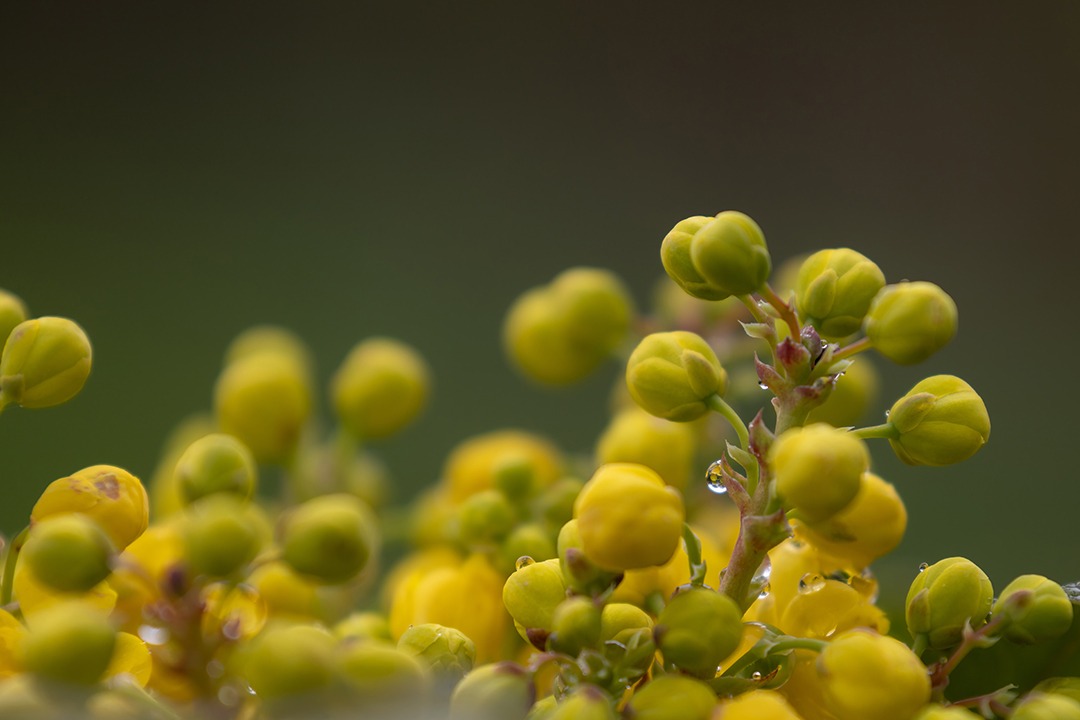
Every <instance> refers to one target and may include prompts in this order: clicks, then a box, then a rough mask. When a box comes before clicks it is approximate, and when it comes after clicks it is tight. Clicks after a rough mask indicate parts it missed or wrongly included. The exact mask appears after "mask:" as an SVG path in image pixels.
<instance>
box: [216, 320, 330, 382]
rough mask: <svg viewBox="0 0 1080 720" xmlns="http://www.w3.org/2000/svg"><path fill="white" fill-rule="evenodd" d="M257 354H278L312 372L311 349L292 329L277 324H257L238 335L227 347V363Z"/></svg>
mask: <svg viewBox="0 0 1080 720" xmlns="http://www.w3.org/2000/svg"><path fill="white" fill-rule="evenodd" d="M255 355H277V356H279V357H286V358H289V359H291V360H293V361H294V362H295V363H296V364H297V365H299V366H300V367H302V368H304V370H305V371H306V372H308V373H310V372H311V367H312V364H313V363H312V360H311V351H310V350H308V347H307V345H305V344H304V341H303V340H301V339H300V338H299V336H297V335H296V333H294V332H292V331H291V330H287V329H285V328H283V327H278V326H276V325H256V326H255V327H250V328H248V329H247V330H244V331H243V332H242V333H240V334H239V335H237V336H236V337H235V338H234V339H233V341H232V342H231V343H229V347H228V348H226V349H225V364H226V365H231V364H233V363H235V362H240V361H241V360H245V359H247V358H249V357H253V356H255Z"/></svg>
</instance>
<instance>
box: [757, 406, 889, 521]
mask: <svg viewBox="0 0 1080 720" xmlns="http://www.w3.org/2000/svg"><path fill="white" fill-rule="evenodd" d="M769 455H770V463H771V465H772V468H773V472H774V474H775V477H776V492H777V494H778V495H779V496H780V497H781V499H782V500H783V502H784V507H786V508H789V509H791V510H794V511H796V512H797V513H798V514H799V516H800V517H801V518H802V519H803V520H805V521H806V522H808V523H819V522H823V521H825V520H827V519H829V518H831V517H832V516H834V515H836V513H838V512H840V511H841V510H843V509H844V508H845V507H847V505H848V504H849V503H850V502H851V501H852V500H853V499H854V498H855V495H856V493H858V491H859V487H860V483H861V478H862V475H863V473H865V472H866V471H867V470H868V469H869V467H870V453H869V452H868V451H867V449H866V444H865V443H864V442H863V441H862V440H860V439H859V438H857V437H855V436H854V435H852V434H851V433H849V432H846V431H844V430H839V429H837V428H834V427H832V426H830V425H826V424H825V423H815V424H813V425H807V426H806V427H801V428H800V427H796V428H792V429H790V430H788V431H787V432H785V433H783V434H782V435H781V436H780V437H779V438H777V439H776V442H775V443H774V444H773V446H772V448H771V450H770V453H769Z"/></svg>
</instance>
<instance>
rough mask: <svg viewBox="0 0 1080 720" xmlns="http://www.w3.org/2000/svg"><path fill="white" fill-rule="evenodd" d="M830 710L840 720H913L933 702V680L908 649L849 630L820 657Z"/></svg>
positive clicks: (819, 668) (871, 634) (882, 637)
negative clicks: (921, 709)
mask: <svg viewBox="0 0 1080 720" xmlns="http://www.w3.org/2000/svg"><path fill="white" fill-rule="evenodd" d="M817 672H818V675H819V677H820V680H821V685H822V690H823V692H824V699H825V703H826V706H827V707H828V709H829V710H831V711H832V713H833V714H834V715H835V716H836V719H837V720H867V719H868V718H874V720H911V718H912V717H914V715H915V713H917V712H918V711H919V709H920V708H922V706H923V705H926V704H927V703H928V702H930V676H929V674H928V673H927V671H926V667H925V666H924V665H923V664H922V662H921V661H920V660H919V658H918V657H916V656H915V653H913V652H912V651H911V650H910V649H909V648H908V646H907V645H904V644H903V643H902V642H900V641H899V640H895V639H893V638H891V637H887V636H885V635H878V634H877V633H875V632H871V631H869V630H862V629H858V630H850V631H848V632H846V633H844V634H842V635H840V636H839V637H837V638H836V639H834V640H833V641H832V642H831V643H829V645H828V646H826V647H825V649H824V650H823V651H822V652H821V654H820V655H818V659H817Z"/></svg>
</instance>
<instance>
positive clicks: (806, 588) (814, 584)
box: [799, 573, 825, 593]
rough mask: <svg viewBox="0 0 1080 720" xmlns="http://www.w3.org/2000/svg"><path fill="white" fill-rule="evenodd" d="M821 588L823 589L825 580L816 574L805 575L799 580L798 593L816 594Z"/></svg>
mask: <svg viewBox="0 0 1080 720" xmlns="http://www.w3.org/2000/svg"><path fill="white" fill-rule="evenodd" d="M823 587H825V578H823V577H821V576H820V575H818V574H817V573H806V574H805V575H803V576H802V577H801V578H799V592H801V593H810V592H817V591H818V590H820V589H822V588H823Z"/></svg>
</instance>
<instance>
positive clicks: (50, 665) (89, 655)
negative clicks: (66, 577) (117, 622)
mask: <svg viewBox="0 0 1080 720" xmlns="http://www.w3.org/2000/svg"><path fill="white" fill-rule="evenodd" d="M115 646H116V630H115V629H114V628H113V626H112V625H111V624H110V623H109V620H108V618H107V617H105V615H104V614H103V613H102V612H100V611H99V610H97V609H96V608H93V607H90V606H89V605H86V604H84V603H81V602H79V601H74V600H69V601H64V602H60V603H58V604H56V605H53V606H52V607H49V608H46V609H44V610H41V611H40V612H36V613H34V615H33V616H32V619H31V622H30V632H29V634H28V635H27V636H26V638H25V640H24V641H23V646H22V666H23V667H24V668H25V669H26V670H27V671H29V672H32V673H34V674H35V675H37V676H38V677H42V678H48V679H49V680H56V681H59V682H62V683H74V684H78V685H92V684H94V683H96V682H97V681H98V680H100V679H101V676H102V675H103V674H104V673H105V669H106V668H107V667H108V666H109V662H110V661H111V660H112V655H113V649H114V648H115Z"/></svg>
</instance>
